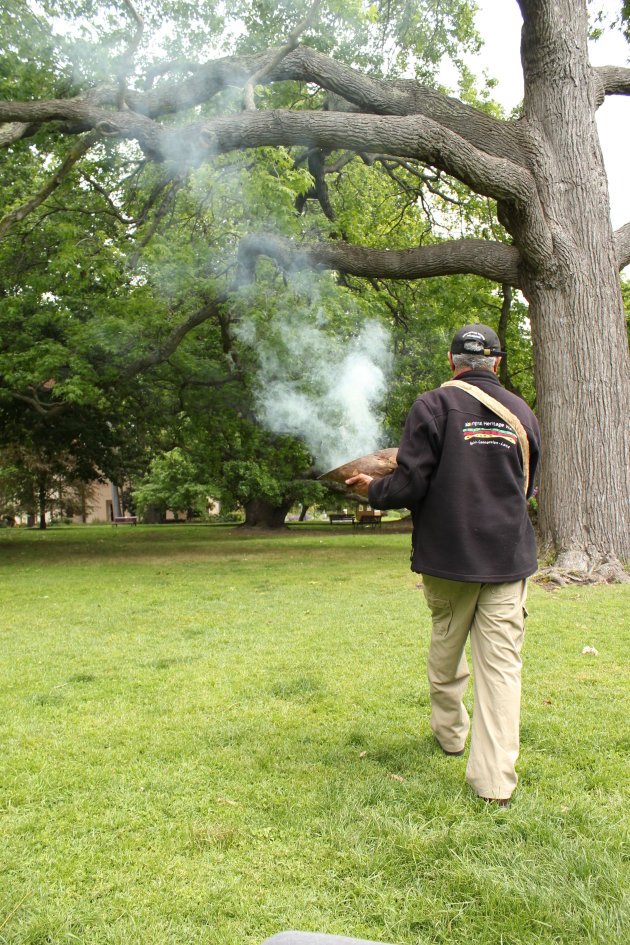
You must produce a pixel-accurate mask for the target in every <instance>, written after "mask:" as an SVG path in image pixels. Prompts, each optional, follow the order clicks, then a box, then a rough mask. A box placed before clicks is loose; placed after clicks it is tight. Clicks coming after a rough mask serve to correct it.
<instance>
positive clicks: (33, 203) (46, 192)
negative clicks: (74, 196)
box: [0, 131, 99, 239]
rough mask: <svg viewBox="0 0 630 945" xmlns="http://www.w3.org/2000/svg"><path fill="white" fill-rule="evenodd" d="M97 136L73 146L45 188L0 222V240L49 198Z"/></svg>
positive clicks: (91, 134) (95, 134)
mask: <svg viewBox="0 0 630 945" xmlns="http://www.w3.org/2000/svg"><path fill="white" fill-rule="evenodd" d="M98 139H99V135H98V134H97V133H96V132H94V131H92V132H90V134H88V135H86V136H85V137H84V138H81V140H80V141H77V143H76V144H75V145H74V147H73V148H72V150H71V151H70V153H69V154H68V156H67V157H66V159H65V160H64V162H63V163H62V164H61V166H60V167H59V168H58V169H57V170H56V171H55V173H54V174H53V176H52V177H51V178H50V180H49V181H48V183H47V184H46V186H45V187H43V188H42V189H41V190H40V191H39V193H38V194H35V196H34V197H31V199H30V200H28V201H27V202H26V203H25V204H22V206H21V207H16V209H15V210H12V211H11V213H7V215H6V216H5V217H4V218H3V219H2V220H0V239H2V237H3V236H4V235H5V233H6V232H7V230H8V229H9V228H10V227H11V226H12V225H13V224H14V223H19V222H20V221H21V220H23V219H24V218H25V217H27V216H28V215H29V213H32V212H33V210H36V209H37V207H39V206H40V205H41V204H42V203H43V202H44V201H45V200H46V198H47V197H49V196H50V195H51V194H52V193H53V191H55V190H56V189H57V187H59V186H60V184H62V183H63V181H64V180H65V178H66V177H67V176H68V174H69V173H70V171H71V170H72V168H73V167H74V165H75V164H76V163H77V161H78V160H79V158H81V157H82V156H83V155H84V154H85V153H86V152H87V151H89V150H90V148H91V147H92V146H93V145H94V144H95V143H96V142H97V141H98Z"/></svg>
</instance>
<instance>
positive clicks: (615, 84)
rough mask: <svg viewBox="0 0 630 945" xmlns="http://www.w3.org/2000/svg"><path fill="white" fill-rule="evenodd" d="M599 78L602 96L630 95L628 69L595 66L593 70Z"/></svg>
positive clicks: (629, 73)
mask: <svg viewBox="0 0 630 945" xmlns="http://www.w3.org/2000/svg"><path fill="white" fill-rule="evenodd" d="M593 71H594V73H595V75H596V76H597V77H598V78H599V80H600V82H601V84H602V88H603V92H604V95H630V69H628V68H627V67H624V66H597V67H595V69H594V70H593Z"/></svg>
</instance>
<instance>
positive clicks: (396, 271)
mask: <svg viewBox="0 0 630 945" xmlns="http://www.w3.org/2000/svg"><path fill="white" fill-rule="evenodd" d="M238 255H239V265H240V274H241V277H242V278H243V279H251V278H252V276H253V273H254V269H255V267H256V261H257V259H258V257H259V256H268V257H270V258H272V259H274V260H275V262H276V263H277V264H278V265H279V266H280V267H281V268H283V269H285V270H287V271H292V270H300V269H334V270H337V271H339V272H343V273H345V274H347V275H352V276H362V277H364V278H379V279H424V278H427V277H430V276H445V275H454V274H459V273H472V274H474V275H478V276H484V277H485V278H487V279H492V280H494V281H495V282H500V283H505V284H509V285H512V286H518V285H519V282H520V279H519V272H518V267H519V263H520V255H519V252H518V250H517V249H516V247H515V246H511V245H509V244H508V243H499V242H497V243H493V242H489V241H488V240H476V239H470V240H446V241H444V242H443V243H435V244H432V245H430V246H418V247H416V248H414V249H398V250H383V249H369V248H366V247H363V246H351V245H349V244H347V243H340V242H337V243H309V244H308V245H300V244H297V243H294V242H293V241H292V240H288V239H284V238H283V237H279V236H274V235H272V234H269V233H260V234H253V235H251V236H246V237H245V238H244V239H243V240H241V243H240V246H239V252H238Z"/></svg>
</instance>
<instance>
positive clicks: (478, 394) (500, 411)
mask: <svg viewBox="0 0 630 945" xmlns="http://www.w3.org/2000/svg"><path fill="white" fill-rule="evenodd" d="M442 387H459V389H460V390H465V391H466V393H467V394H470V395H471V397H474V398H475V399H476V400H479V401H480V402H481V403H482V404H483V405H484V407H487V408H488V410H491V411H492V413H494V414H496V415H497V416H498V417H501V419H502V420H505V422H506V423H507V424H509V425H510V426H511V427H512V429H513V430H514V432H515V433H516V435H517V437H518V442H519V443H520V445H521V453H522V454H523V485H524V488H525V495H527V489H528V487H529V440H528V439H527V433H526V432H525V427H524V426H523V424H522V423H521V421H520V420H519V419H518V417H517V416H516V415H515V414H513V413H512V411H511V410H509V409H508V408H507V407H505V406H504V405H503V404H502V403H500V402H499V401H498V400H495V399H494V397H491V396H490V394H486V392H485V391H483V390H480V389H479V387H475V386H474V385H473V384H467V383H466V381H457V380H453V381H446V383H445V384H442Z"/></svg>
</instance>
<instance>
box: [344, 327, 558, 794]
mask: <svg viewBox="0 0 630 945" xmlns="http://www.w3.org/2000/svg"><path fill="white" fill-rule="evenodd" d="M502 355H504V352H502V351H501V346H500V343H499V339H498V337H497V335H496V333H495V332H494V331H493V330H492V328H489V327H488V326H487V325H466V326H465V327H464V328H461V329H460V330H459V331H458V332H456V334H455V337H454V338H453V341H452V344H451V348H450V351H449V352H448V359H449V362H450V365H451V368H452V370H453V372H454V377H453V379H452V380H451V381H448V382H447V383H446V385H443V386H442V387H439V388H437V389H435V390H431V391H428V392H427V393H425V394H422V395H421V396H420V397H418V399H417V400H416V401H415V403H414V405H413V407H412V408H411V411H410V413H409V416H408V417H407V422H406V424H405V429H404V432H403V436H402V441H401V444H400V448H399V450H398V466H397V468H396V469H395V470H394V471H393V472H392V473H390V474H389V475H388V476H385V477H384V478H382V479H373V478H372V477H370V476H368V475H366V474H364V473H362V474H359V475H357V476H353V477H352V478H350V479H348V480H347V484H348V485H351V486H353V488H354V489H355V491H357V492H359V493H360V494H367V497H368V500H369V502H370V505H372V507H373V508H379V509H392V508H403V507H405V508H408V509H410V511H411V514H412V519H413V538H412V546H413V548H412V558H411V567H412V570H414V571H417V572H419V573H420V574H422V582H423V588H424V594H425V597H426V600H427V604H428V605H429V609H430V611H431V615H432V619H433V627H432V635H431V644H430V648H429V658H428V678H429V688H430V694H431V710H432V711H431V728H432V730H433V733H434V734H435V737H436V739H437V741H438V743H439V745H440V747H441V748H442V750H443V751H444V753H445V754H447V755H463V754H464V750H465V742H466V738H467V736H468V732H469V729H470V718H469V716H468V712H467V711H466V708H465V706H464V704H463V702H462V697H463V695H464V692H465V690H466V686H467V684H468V679H469V676H470V673H469V671H468V664H467V662H466V656H465V652H464V648H465V645H466V640H467V638H468V635H469V634H470V647H471V653H472V661H473V669H474V674H475V681H474V704H473V722H472V735H471V741H470V753H469V757H468V765H467V768H466V778H467V780H468V782H469V784H470V785H471V787H472V789H473V790H474V791H475V792H476V793H477V794H478V795H479V796H480V797H482V798H484V799H485V800H488V801H496V802H498V803H499V804H501V805H507V804H508V802H509V799H510V797H511V796H512V793H513V791H514V789H515V787H516V783H517V774H516V771H515V763H516V759H517V758H518V753H519V720H520V704H521V657H520V653H521V646H522V643H523V633H524V619H525V616H526V611H525V597H526V578H527V577H529V575H531V574H533V573H534V571H536V568H537V561H536V541H535V537H534V530H533V528H532V525H531V522H530V520H529V516H528V514H527V501H526V498H527V497H529V496H531V494H532V492H533V489H534V478H535V475H536V468H537V465H538V456H539V449H540V434H539V430H538V423H537V421H536V417H535V416H534V414H533V413H532V411H531V410H530V409H529V407H528V406H527V404H526V403H525V402H524V401H523V400H521V398H520V397H517V396H516V395H515V394H511V393H509V392H508V391H506V390H504V389H503V387H502V386H501V384H500V383H499V380H498V378H497V376H496V372H497V368H498V365H499V362H500V361H501V357H502ZM460 384H461V385H463V386H461V387H460V386H458V385H460ZM467 388H469V389H467Z"/></svg>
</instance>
